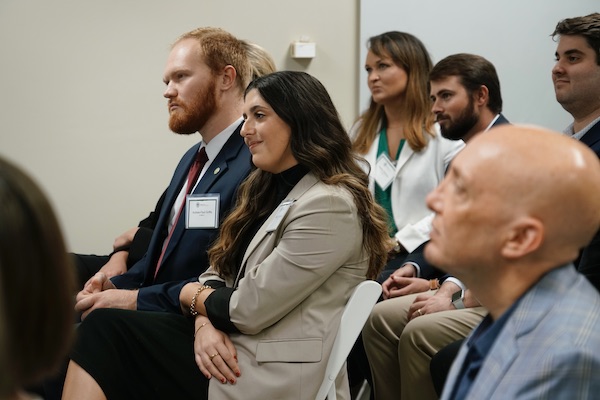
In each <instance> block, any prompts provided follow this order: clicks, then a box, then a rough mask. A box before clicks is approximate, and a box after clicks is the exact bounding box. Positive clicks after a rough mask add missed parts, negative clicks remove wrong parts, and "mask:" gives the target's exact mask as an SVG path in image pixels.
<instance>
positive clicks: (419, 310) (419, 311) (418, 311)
mask: <svg viewBox="0 0 600 400" xmlns="http://www.w3.org/2000/svg"><path fill="white" fill-rule="evenodd" d="M417 313H418V314H419V317H420V316H421V315H423V314H422V313H421V309H420V308H419V309H418V310H417Z"/></svg>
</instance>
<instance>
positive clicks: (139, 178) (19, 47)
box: [0, 0, 358, 254]
mask: <svg viewBox="0 0 600 400" xmlns="http://www.w3.org/2000/svg"><path fill="white" fill-rule="evenodd" d="M199 26H219V27H222V28H224V29H226V30H228V31H230V32H231V33H233V34H235V35H236V36H238V37H240V38H244V39H248V40H251V41H254V42H256V43H259V44H261V45H262V46H263V47H265V48H266V49H267V50H269V51H270V52H271V53H272V54H273V56H274V58H275V60H276V62H277V66H278V68H279V69H294V70H304V71H306V72H309V73H311V74H313V75H315V76H316V77H318V78H319V79H320V80H321V81H322V82H323V84H324V85H325V86H326V87H327V88H328V90H329V91H330V94H331V95H332V98H333V100H334V102H335V103H336V105H337V107H338V110H339V112H340V114H341V116H342V118H343V120H344V122H345V123H346V124H347V125H349V124H350V123H351V122H352V120H353V119H354V118H355V111H356V103H357V98H358V89H357V87H356V85H355V82H356V80H357V76H358V62H357V61H358V47H357V35H358V28H357V26H358V0H351V1H348V0H328V1H321V0H306V1H302V2H285V1H275V0H255V1H252V2H247V1H240V0H238V1H221V0H196V1H192V0H169V1H158V0H102V1H89V0H53V1H45V0H0V52H1V56H0V57H1V59H2V61H1V62H0V88H2V97H1V98H0V155H2V156H4V157H6V158H9V159H11V160H13V161H15V162H17V163H18V164H20V165H21V166H23V167H24V168H25V169H26V170H27V171H28V172H29V173H30V174H31V175H33V176H34V177H35V178H36V179H37V180H38V181H39V182H40V183H41V184H42V186H43V187H44V188H45V189H46V192H47V193H48V195H49V196H50V197H51V199H52V201H53V203H54V205H55V208H56V209H57V211H58V213H59V217H60V218H61V220H62V223H63V227H64V230H65V233H66V236H67V240H68V242H69V244H70V248H71V249H72V250H74V251H77V252H83V253H86V252H97V253H100V254H106V253H107V252H109V251H110V249H111V245H112V241H113V239H114V237H115V236H116V235H117V234H119V233H121V232H122V231H124V230H125V229H127V228H129V227H131V226H133V225H135V224H137V221H138V220H140V219H141V218H143V217H145V216H146V214H147V213H148V212H149V211H150V210H152V209H153V208H154V204H155V202H156V200H157V199H158V197H159V195H160V194H161V192H162V191H163V190H164V188H165V187H166V186H167V184H168V182H169V179H170V177H171V174H172V172H173V169H174V168H175V165H176V163H177V162H178V161H179V158H180V157H181V155H182V154H183V153H184V151H185V150H186V149H187V148H189V146H191V145H192V144H193V143H195V142H197V141H198V140H199V136H197V135H193V137H179V136H177V135H174V134H173V133H171V132H170V131H169V129H168V126H167V120H168V115H167V109H166V100H165V99H164V98H163V97H162V93H163V83H162V72H163V68H164V63H165V60H166V57H167V54H168V51H169V45H170V44H171V43H172V42H173V41H174V39H175V38H176V37H177V36H178V35H179V34H181V33H183V32H186V31H189V30H191V29H193V28H196V27H199ZM302 35H307V36H309V37H310V38H311V39H312V40H314V41H315V42H316V43H317V56H316V58H315V59H313V60H312V61H310V62H297V61H295V60H292V59H291V58H289V56H288V51H289V44H290V43H291V42H292V41H293V40H296V39H299V38H300V36H302Z"/></svg>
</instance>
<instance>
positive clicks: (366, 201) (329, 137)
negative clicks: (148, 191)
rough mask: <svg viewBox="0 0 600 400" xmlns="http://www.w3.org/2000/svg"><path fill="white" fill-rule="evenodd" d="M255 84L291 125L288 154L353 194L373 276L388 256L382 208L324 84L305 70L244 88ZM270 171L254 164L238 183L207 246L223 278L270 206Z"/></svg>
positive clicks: (266, 78)
mask: <svg viewBox="0 0 600 400" xmlns="http://www.w3.org/2000/svg"><path fill="white" fill-rule="evenodd" d="M254 89H256V90H257V91H258V93H259V94H260V96H261V97H262V98H263V100H264V101H266V102H267V103H268V104H269V105H270V106H271V108H273V110H274V111H275V113H276V114H277V115H278V116H279V118H281V119H282V120H283V121H284V122H285V123H286V124H287V125H288V126H289V127H290V129H291V139H290V146H291V150H292V154H293V155H294V157H295V158H296V160H297V161H298V163H300V164H301V165H303V166H305V167H307V168H308V170H309V171H310V172H312V173H313V174H314V175H315V176H316V177H317V178H318V179H320V180H321V181H322V182H324V183H325V184H328V185H341V186H343V187H344V188H346V189H347V190H348V191H349V192H350V193H351V194H352V196H353V198H354V203H355V204H356V207H357V210H358V217H359V218H360V222H361V224H362V230H363V247H364V250H365V251H366V252H367V254H368V255H369V268H368V271H367V277H368V278H370V279H374V278H375V277H376V276H377V275H378V273H379V271H380V270H381V268H382V267H383V265H384V264H385V262H386V259H387V248H386V244H387V243H388V241H389V236H388V234H387V225H386V222H385V221H386V217H385V212H384V211H383V209H382V208H381V207H379V206H378V205H377V204H376V203H375V201H374V200H373V196H372V195H371V193H370V192H369V189H368V176H367V175H366V174H365V172H364V171H363V170H362V169H361V168H360V167H359V164H358V162H357V161H358V160H357V157H356V156H355V155H354V153H353V152H352V150H351V146H352V145H351V143H350V139H349V137H348V134H347V133H346V131H345V129H344V127H343V125H342V123H341V121H340V118H339V115H338V113H337V111H336V109H335V106H334V105H333V102H332V101H331V98H330V97H329V94H328V93H327V90H326V89H325V87H324V86H323V85H322V84H321V82H319V81H318V80H317V79H316V78H314V77H312V76H311V75H309V74H307V73H304V72H293V71H282V72H275V73H273V74H269V75H265V76H263V77H260V78H258V79H256V80H254V81H252V83H250V85H249V86H248V87H247V88H246V92H245V95H247V94H248V92H249V91H251V90H254ZM274 184H275V182H274V176H273V174H272V173H269V172H266V171H262V170H260V169H257V170H255V171H253V172H252V173H251V174H250V176H249V177H248V178H247V179H246V181H244V183H243V184H242V185H241V186H240V188H239V192H238V198H237V202H236V206H235V208H234V210H233V211H232V212H231V214H230V215H229V216H228V217H227V218H226V219H225V221H224V222H223V225H222V227H221V234H220V236H219V239H218V240H217V241H216V242H215V244H214V245H213V246H212V247H211V249H210V250H209V257H210V261H211V265H212V266H213V267H214V268H215V269H216V270H217V271H219V273H220V274H221V275H223V276H224V277H232V276H233V275H234V274H235V271H236V267H237V266H236V265H234V260H235V259H236V255H237V254H236V252H239V251H244V250H245V249H238V247H237V246H236V243H238V240H239V238H240V237H242V236H243V235H244V234H246V232H247V230H248V228H249V227H250V226H251V225H252V222H253V221H255V220H256V219H258V218H260V217H262V216H264V215H265V214H266V213H268V212H270V211H271V210H272V209H273V204H271V202H272V200H271V199H272V197H273V196H272V193H273V188H274Z"/></svg>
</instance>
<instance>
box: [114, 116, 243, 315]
mask: <svg viewBox="0 0 600 400" xmlns="http://www.w3.org/2000/svg"><path fill="white" fill-rule="evenodd" d="M240 129H241V124H240V126H239V127H238V128H237V129H236V130H235V132H234V133H233V134H232V135H231V137H230V138H229V139H228V140H227V142H226V143H225V145H224V146H223V148H222V149H221V151H220V152H219V154H218V155H217V157H216V158H215V159H214V161H212V163H211V164H210V167H209V169H208V171H206V172H205V174H204V176H203V177H202V179H201V180H200V182H199V183H198V185H197V186H196V188H195V189H194V191H193V193H194V194H201V193H219V194H220V206H219V214H220V215H219V217H220V220H221V221H222V220H223V218H224V216H226V215H227V213H228V212H229V211H230V209H231V207H232V206H233V204H234V203H235V196H236V191H237V188H238V186H239V185H240V184H241V183H242V182H243V180H244V179H245V178H246V177H247V176H248V174H249V173H250V170H251V166H252V161H251V155H250V152H249V151H248V148H247V147H246V145H245V144H244V140H243V139H242V137H241V136H240ZM199 147H200V144H199V143H198V144H196V145H194V146H192V148H190V149H189V150H188V151H187V152H186V153H185V155H184V156H183V158H182V159H181V161H179V165H177V168H176V169H175V173H174V174H173V178H172V179H171V183H170V184H169V187H168V188H167V191H166V194H165V200H164V202H163V204H162V207H161V209H160V214H159V217H158V221H157V225H156V229H154V232H153V233H152V238H151V239H150V245H149V247H148V251H147V252H146V254H145V255H144V257H143V258H142V259H141V260H140V261H138V262H137V263H136V264H135V265H133V266H132V267H131V268H130V269H129V271H127V272H126V273H124V274H123V275H119V276H115V277H113V278H112V279H111V280H112V282H113V283H114V284H115V286H116V287H117V288H119V289H139V293H138V299H137V309H138V310H146V311H166V312H173V313H181V309H180V305H179V292H180V291H181V287H182V286H183V285H185V284H186V283H187V282H190V281H194V280H197V279H198V276H199V275H200V274H201V273H202V272H204V271H205V270H206V269H207V268H208V255H207V250H208V248H209V247H210V245H211V244H212V242H213V241H214V240H215V238H216V236H217V234H218V231H219V230H218V229H185V224H184V221H185V218H184V216H183V215H182V216H181V217H180V218H179V221H178V223H177V225H176V226H175V228H174V229H175V231H174V232H173V236H172V237H171V239H170V240H169V244H168V246H167V249H166V252H165V256H164V258H163V261H162V264H161V267H160V269H159V271H158V274H157V276H156V278H155V277H154V272H155V269H156V264H157V262H158V259H159V257H160V254H161V250H162V246H163V243H164V240H165V238H166V237H167V226H168V220H169V215H170V212H171V209H172V207H173V203H174V202H175V200H176V198H177V195H178V194H179V192H180V191H181V188H182V186H183V184H184V183H185V180H186V178H187V174H188V171H189V169H190V166H191V165H192V162H193V160H194V158H195V156H196V153H197V152H198V148H199Z"/></svg>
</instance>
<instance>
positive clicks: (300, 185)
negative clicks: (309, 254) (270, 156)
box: [234, 172, 318, 287]
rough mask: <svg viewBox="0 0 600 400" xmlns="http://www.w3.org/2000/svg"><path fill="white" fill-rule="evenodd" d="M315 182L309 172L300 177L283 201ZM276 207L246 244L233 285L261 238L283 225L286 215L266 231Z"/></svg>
mask: <svg viewBox="0 0 600 400" xmlns="http://www.w3.org/2000/svg"><path fill="white" fill-rule="evenodd" d="M317 182H318V179H317V178H316V177H315V176H314V175H313V174H312V173H310V172H309V173H308V174H306V175H305V176H304V177H303V178H302V179H300V181H299V182H298V183H297V184H296V186H294V187H293V188H292V190H291V191H290V193H289V194H288V195H287V196H286V198H285V200H284V202H285V201H288V200H294V201H295V200H298V198H300V197H301V196H302V195H303V194H304V193H305V192H306V191H307V190H308V189H310V188H311V187H313V186H314V185H315V184H316V183H317ZM292 207H294V205H293V204H292V206H291V207H290V209H288V211H287V213H288V214H289V213H290V212H291V209H292ZM278 208H279V206H277V208H276V209H275V210H274V211H273V212H272V213H271V215H269V218H267V220H266V221H265V223H264V224H262V226H261V227H260V228H259V229H258V231H257V232H256V235H254V237H253V238H252V240H251V241H250V244H249V245H248V248H247V249H246V252H245V253H244V258H243V259H242V267H241V268H240V270H239V271H238V276H237V278H236V280H235V284H234V287H237V285H238V282H239V280H240V279H241V277H242V276H243V275H244V274H245V271H246V264H247V262H248V258H249V257H250V256H251V255H252V254H253V253H254V251H255V250H256V249H257V248H258V247H259V245H260V244H261V243H262V242H263V240H265V239H266V238H267V237H268V236H269V235H271V234H273V233H274V232H277V231H279V230H280V229H281V227H282V226H283V221H284V220H285V218H286V216H284V217H283V218H282V220H281V222H280V223H279V226H278V227H277V229H276V230H275V231H270V232H267V228H268V227H269V226H270V224H271V221H273V219H274V218H275V214H277V210H278ZM286 215H287V214H286Z"/></svg>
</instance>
